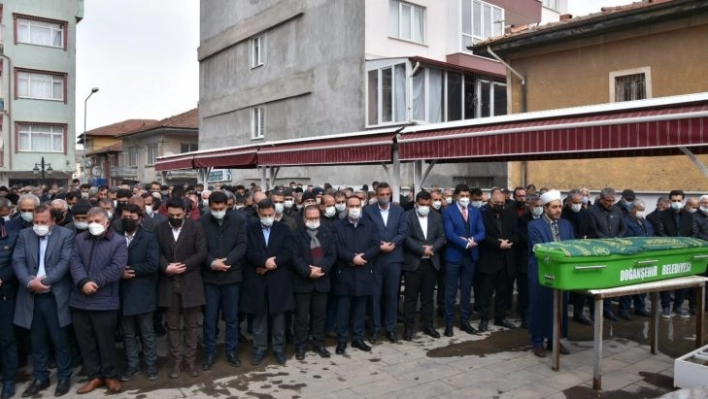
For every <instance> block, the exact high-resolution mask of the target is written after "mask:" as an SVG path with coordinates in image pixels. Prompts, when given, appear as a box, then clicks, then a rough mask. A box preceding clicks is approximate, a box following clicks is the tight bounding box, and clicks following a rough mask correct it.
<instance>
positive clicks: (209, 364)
mask: <svg viewBox="0 0 708 399" xmlns="http://www.w3.org/2000/svg"><path fill="white" fill-rule="evenodd" d="M214 365H216V357H215V356H212V355H207V357H206V359H204V363H202V370H205V371H206V370H211V369H213V368H214ZM121 381H123V380H121ZM125 381H128V380H125Z"/></svg>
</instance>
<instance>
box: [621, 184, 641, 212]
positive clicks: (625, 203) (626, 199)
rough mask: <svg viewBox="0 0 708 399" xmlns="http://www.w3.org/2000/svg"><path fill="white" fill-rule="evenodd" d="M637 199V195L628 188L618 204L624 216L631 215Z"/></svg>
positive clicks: (623, 192)
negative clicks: (630, 212) (633, 204)
mask: <svg viewBox="0 0 708 399" xmlns="http://www.w3.org/2000/svg"><path fill="white" fill-rule="evenodd" d="M635 199H637V195H636V194H634V191H632V190H630V189H628V188H626V189H624V191H622V198H620V200H619V201H618V202H617V205H618V206H619V208H620V210H621V211H622V214H623V215H624V216H627V215H628V214H629V210H630V209H632V203H633V202H634V200H635Z"/></svg>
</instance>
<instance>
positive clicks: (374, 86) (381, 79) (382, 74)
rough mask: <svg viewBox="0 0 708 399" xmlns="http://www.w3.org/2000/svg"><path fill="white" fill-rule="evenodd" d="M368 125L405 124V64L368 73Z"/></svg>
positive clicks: (406, 117)
mask: <svg viewBox="0 0 708 399" xmlns="http://www.w3.org/2000/svg"><path fill="white" fill-rule="evenodd" d="M367 92H368V93H367V96H368V124H369V125H380V124H384V123H396V122H405V121H406V120H407V119H408V116H407V105H406V104H407V103H406V92H407V90H406V64H397V65H391V66H387V67H384V68H379V69H373V70H370V71H369V72H368V84H367Z"/></svg>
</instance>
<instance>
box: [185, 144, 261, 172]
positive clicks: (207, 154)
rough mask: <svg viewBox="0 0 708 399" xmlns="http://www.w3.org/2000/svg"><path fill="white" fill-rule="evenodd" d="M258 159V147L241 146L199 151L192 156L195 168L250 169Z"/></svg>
mask: <svg viewBox="0 0 708 399" xmlns="http://www.w3.org/2000/svg"><path fill="white" fill-rule="evenodd" d="M257 159H258V146H241V147H232V148H220V149H217V150H210V151H199V152H197V153H195V154H194V166H195V167H197V168H229V169H237V168H252V167H255V166H256V160H257Z"/></svg>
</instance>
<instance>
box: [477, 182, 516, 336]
mask: <svg viewBox="0 0 708 399" xmlns="http://www.w3.org/2000/svg"><path fill="white" fill-rule="evenodd" d="M482 220H483V222H484V230H485V231H486V232H487V235H486V236H485V238H484V239H483V240H482V241H481V242H480V243H479V263H478V267H479V277H480V278H481V280H482V281H481V282H480V288H481V292H480V296H479V299H480V304H479V313H480V316H481V320H480V322H479V328H478V329H479V331H487V330H488V325H489V318H490V313H491V304H492V295H493V294H494V324H495V325H497V326H502V327H506V328H515V327H516V326H515V325H514V324H513V323H511V322H510V321H509V320H508V319H507V314H508V313H509V311H510V309H511V298H512V295H513V291H514V290H513V288H514V286H513V284H514V277H516V267H517V264H516V253H515V250H514V249H515V248H514V245H515V244H516V243H517V242H518V241H519V230H518V221H517V216H516V210H515V209H514V208H509V207H507V206H506V200H505V196H504V193H503V192H502V191H501V190H500V189H494V190H492V200H491V204H490V207H489V209H488V210H487V211H485V212H482Z"/></svg>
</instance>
